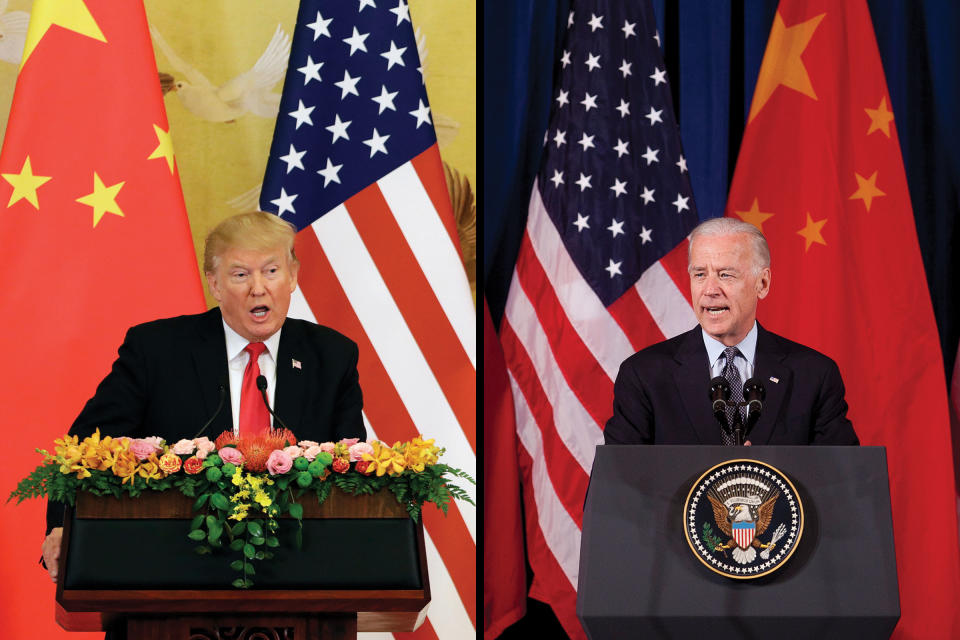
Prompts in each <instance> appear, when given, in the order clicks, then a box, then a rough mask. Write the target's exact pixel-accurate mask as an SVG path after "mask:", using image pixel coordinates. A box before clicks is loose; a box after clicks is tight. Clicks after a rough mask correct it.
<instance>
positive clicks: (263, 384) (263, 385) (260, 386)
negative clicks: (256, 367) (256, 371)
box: [257, 374, 267, 391]
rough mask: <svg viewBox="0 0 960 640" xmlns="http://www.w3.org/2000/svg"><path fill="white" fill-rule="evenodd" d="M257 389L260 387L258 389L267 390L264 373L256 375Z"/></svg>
mask: <svg viewBox="0 0 960 640" xmlns="http://www.w3.org/2000/svg"><path fill="white" fill-rule="evenodd" d="M257 389H260V391H266V390H267V377H266V376H265V375H262V374H261V375H259V376H257Z"/></svg>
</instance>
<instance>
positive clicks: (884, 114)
mask: <svg viewBox="0 0 960 640" xmlns="http://www.w3.org/2000/svg"><path fill="white" fill-rule="evenodd" d="M864 111H866V112H867V115H868V116H870V128H869V129H867V135H870V134H871V133H873V132H874V131H883V135H885V136H887V137H888V138H889V137H890V123H891V122H893V112H892V111H890V110H889V109H887V98H886V96H884V97H883V98H882V99H881V100H880V106H879V107H877V108H876V109H864Z"/></svg>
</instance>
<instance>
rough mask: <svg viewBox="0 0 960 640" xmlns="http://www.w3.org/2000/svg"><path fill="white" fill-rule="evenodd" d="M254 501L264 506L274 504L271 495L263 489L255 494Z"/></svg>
mask: <svg viewBox="0 0 960 640" xmlns="http://www.w3.org/2000/svg"><path fill="white" fill-rule="evenodd" d="M253 501H254V502H256V503H257V504H258V505H260V506H261V507H264V508H266V507H269V506H270V505H271V504H273V500H271V499H270V496H268V495H267V494H266V492H264V491H262V490H261V491H257V492H256V494H254V496H253Z"/></svg>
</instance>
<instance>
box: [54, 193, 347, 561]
mask: <svg viewBox="0 0 960 640" xmlns="http://www.w3.org/2000/svg"><path fill="white" fill-rule="evenodd" d="M294 237H295V230H294V229H293V227H292V226H291V225H289V224H288V223H287V222H285V221H283V220H281V219H280V218H279V217H277V216H274V215H270V214H266V213H262V212H254V213H245V214H240V215H237V216H233V217H231V218H228V219H227V220H224V221H223V222H221V223H220V224H219V225H218V226H217V227H216V228H215V229H214V230H213V231H211V233H210V235H209V236H208V237H207V241H206V246H205V250H204V272H205V276H206V279H207V285H208V287H209V289H210V293H211V294H212V295H213V297H214V298H215V299H216V300H217V302H218V305H219V306H218V308H214V309H211V310H209V311H207V312H206V313H201V314H198V315H192V316H180V317H177V318H168V319H164V320H156V321H153V322H148V323H145V324H142V325H138V326H135V327H133V328H131V329H130V330H129V331H128V332H127V335H126V338H125V339H124V341H123V344H122V345H121V346H120V349H119V352H118V356H117V360H116V361H115V362H114V363H113V367H112V369H111V371H110V373H109V374H108V375H107V377H106V378H104V379H103V381H102V382H101V383H100V385H99V386H98V387H97V391H96V394H95V395H94V396H93V398H91V399H90V400H89V401H88V402H87V404H86V406H84V408H83V411H81V413H80V415H79V416H78V417H77V419H76V420H75V421H74V423H73V426H71V428H70V434H71V435H77V436H79V437H80V438H81V439H82V438H84V437H86V436H88V435H90V434H92V433H93V432H94V430H95V429H97V428H99V429H100V431H101V433H102V434H103V435H111V436H121V435H126V436H130V437H134V438H138V437H147V436H160V437H161V438H164V439H165V440H166V441H167V443H168V444H173V443H174V442H176V441H177V440H179V439H192V438H194V437H196V436H197V435H199V434H198V431H199V430H200V428H201V426H202V425H204V424H205V423H206V422H207V421H208V420H210V421H211V422H210V424H209V426H208V427H207V428H206V430H205V432H204V433H203V435H206V436H209V437H210V438H211V439H213V438H215V437H216V436H218V435H219V434H221V433H222V432H224V431H230V430H232V431H234V433H237V434H240V435H243V434H255V433H257V432H260V431H262V430H264V429H265V428H267V427H268V426H269V423H270V416H269V414H268V412H267V410H266V406H265V405H264V403H263V399H262V396H261V395H260V390H259V389H258V388H257V387H256V381H257V377H258V375H262V376H263V377H264V378H266V382H267V389H266V393H267V396H268V399H269V400H270V401H271V404H272V406H273V407H274V410H275V412H276V414H277V416H278V417H279V418H280V420H282V421H283V423H284V424H286V425H287V426H289V428H290V429H291V430H292V431H293V432H294V434H295V435H296V437H297V438H298V439H300V440H314V441H317V442H323V441H336V440H339V439H341V438H354V437H355V438H360V439H365V437H366V432H365V429H364V426H363V419H362V417H361V413H360V410H361V408H362V406H363V400H362V395H361V391H360V385H359V380H358V373H357V359H358V350H357V345H356V344H355V343H354V342H353V341H351V340H350V339H349V338H347V337H346V336H343V335H341V334H339V333H337V332H336V331H334V330H333V329H329V328H327V327H322V326H319V325H316V324H314V323H312V322H306V321H303V320H295V319H290V318H287V317H286V316H287V310H288V308H289V306H290V296H291V294H292V293H293V291H294V290H295V289H296V287H297V273H298V271H299V266H300V265H299V261H298V260H297V258H296V255H295V254H294V252H293V242H294ZM254 355H256V358H254V357H253V356H254ZM275 426H277V427H278V428H279V427H280V426H281V425H280V424H277V423H275ZM62 520H63V509H62V508H61V507H60V505H51V506H49V507H48V510H47V531H48V532H49V533H48V535H47V538H46V539H45V540H44V543H43V555H44V562H45V564H46V566H47V569H48V571H49V572H50V575H51V577H52V578H53V579H54V580H56V575H57V560H58V555H59V549H60V538H61V535H62V528H61V527H60V524H61V523H62Z"/></svg>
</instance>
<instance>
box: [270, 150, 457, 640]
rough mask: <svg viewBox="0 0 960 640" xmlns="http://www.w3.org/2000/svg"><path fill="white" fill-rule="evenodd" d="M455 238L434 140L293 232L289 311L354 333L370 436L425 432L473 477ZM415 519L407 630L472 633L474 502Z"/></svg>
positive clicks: (425, 634)
mask: <svg viewBox="0 0 960 640" xmlns="http://www.w3.org/2000/svg"><path fill="white" fill-rule="evenodd" d="M457 243H458V240H457V234H456V229H455V227H454V226H453V216H452V211H451V209H450V203H449V198H448V196H447V190H446V184H445V182H444V177H443V169H442V165H441V164H440V157H439V154H438V152H437V149H436V146H433V147H431V148H430V149H428V150H427V151H425V152H424V153H422V154H420V155H419V156H417V157H416V158H414V159H413V160H412V161H410V162H408V163H405V164H404V165H402V166H401V167H399V168H397V169H395V170H394V171H392V172H391V173H389V174H388V175H386V176H384V177H383V178H382V179H380V180H378V181H377V183H375V184H373V185H371V186H369V187H367V188H366V189H364V190H363V191H362V192H360V193H358V194H357V195H355V196H353V197H352V198H350V199H348V200H347V201H346V202H345V203H344V204H343V205H340V206H338V207H336V208H335V209H333V210H332V211H330V212H328V213H327V214H325V215H323V216H321V217H320V218H319V219H318V220H317V221H316V222H314V224H313V225H312V226H311V227H309V228H306V229H304V230H302V231H301V232H300V233H299V234H298V235H297V241H296V251H297V254H298V257H299V258H300V261H301V263H302V264H303V266H302V267H301V271H300V276H299V285H300V286H299V288H298V290H297V291H296V292H295V293H294V296H293V300H292V302H291V306H290V312H289V314H290V316H291V317H300V318H305V319H310V320H314V321H316V322H318V323H320V324H323V325H326V326H329V327H332V328H334V329H337V330H338V331H340V332H342V333H344V334H345V335H347V336H348V337H350V338H351V339H353V340H354V341H355V342H357V343H358V345H359V347H360V361H359V364H358V368H359V372H360V384H361V387H362V388H363V395H364V420H365V421H366V424H367V432H368V435H369V436H371V437H377V438H378V439H380V440H382V441H384V442H391V443H392V442H395V441H397V440H409V439H411V438H413V437H415V436H417V435H419V434H423V435H424V436H425V437H429V438H435V439H436V442H437V444H438V445H439V446H442V447H443V448H445V449H446V452H445V454H444V455H443V457H442V458H441V461H442V462H444V463H446V464H449V465H450V466H453V467H458V468H461V469H464V470H465V471H467V472H468V473H470V474H471V475H472V476H476V312H475V309H474V305H473V301H472V299H471V296H470V288H469V285H468V283H467V280H466V275H465V273H464V269H463V265H462V262H461V260H460V255H459V249H458V244H457ZM458 484H459V485H460V486H462V487H463V488H464V489H466V490H467V492H468V493H469V494H470V495H471V497H473V498H474V499H475V497H476V492H475V489H474V487H473V486H472V485H468V486H465V485H466V483H463V482H459V483H458ZM423 521H424V525H425V528H426V548H427V560H428V567H429V572H430V582H431V592H432V596H433V602H432V604H431V605H430V607H429V609H428V611H427V621H426V622H425V623H424V625H423V626H422V627H421V628H420V629H419V630H418V631H417V632H414V634H413V636H414V637H422V638H460V637H473V636H474V635H476V631H475V629H476V604H475V603H476V511H475V509H474V507H472V506H470V505H460V504H454V505H452V506H451V507H450V509H449V512H448V516H447V517H446V518H444V517H443V515H442V514H440V513H437V512H436V509H434V508H433V507H427V508H426V509H424V513H423ZM371 552H375V551H374V550H371Z"/></svg>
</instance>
